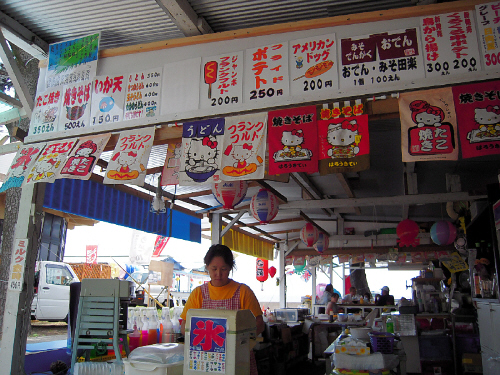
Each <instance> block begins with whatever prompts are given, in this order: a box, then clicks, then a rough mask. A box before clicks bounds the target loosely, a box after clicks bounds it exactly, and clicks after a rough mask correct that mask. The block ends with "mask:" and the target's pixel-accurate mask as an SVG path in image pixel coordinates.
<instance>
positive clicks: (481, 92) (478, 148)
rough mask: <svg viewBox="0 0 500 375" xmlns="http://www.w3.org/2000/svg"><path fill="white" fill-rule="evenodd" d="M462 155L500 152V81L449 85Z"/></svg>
mask: <svg viewBox="0 0 500 375" xmlns="http://www.w3.org/2000/svg"><path fill="white" fill-rule="evenodd" d="M452 91H453V98H454V102H455V110H456V114H457V125H458V132H459V136H460V148H461V151H462V157H463V158H464V159H466V158H473V157H477V156H485V155H495V154H499V153H500V81H498V80H497V81H490V82H479V83H474V84H471V85H461V86H454V87H453V88H452Z"/></svg>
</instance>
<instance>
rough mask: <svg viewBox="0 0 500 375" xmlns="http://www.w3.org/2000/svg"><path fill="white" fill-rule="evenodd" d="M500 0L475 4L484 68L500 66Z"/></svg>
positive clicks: (493, 68)
mask: <svg viewBox="0 0 500 375" xmlns="http://www.w3.org/2000/svg"><path fill="white" fill-rule="evenodd" d="M499 10H500V1H495V2H492V3H485V4H480V5H476V20H477V29H478V31H479V45H480V46H481V52H482V54H483V58H484V65H485V69H486V70H497V69H498V68H499V67H500V28H499V27H500V17H499V16H498V12H499Z"/></svg>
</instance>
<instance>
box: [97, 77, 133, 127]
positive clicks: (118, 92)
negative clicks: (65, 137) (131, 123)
mask: <svg viewBox="0 0 500 375" xmlns="http://www.w3.org/2000/svg"><path fill="white" fill-rule="evenodd" d="M125 85H126V83H125V81H124V79H123V74H121V75H113V76H98V77H95V78H94V87H93V90H92V125H93V126H96V125H105V124H109V123H115V122H120V121H123V103H124V101H125Z"/></svg>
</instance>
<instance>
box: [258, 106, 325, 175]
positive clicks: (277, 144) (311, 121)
mask: <svg viewBox="0 0 500 375" xmlns="http://www.w3.org/2000/svg"><path fill="white" fill-rule="evenodd" d="M268 124H269V125H268V131H267V137H268V145H269V146H268V147H269V174H270V175H275V174H282V173H291V172H306V173H315V172H317V171H318V131H317V127H316V107H315V106H309V107H300V108H289V109H283V110H280V111H272V112H269V117H268Z"/></svg>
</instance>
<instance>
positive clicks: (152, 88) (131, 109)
mask: <svg viewBox="0 0 500 375" xmlns="http://www.w3.org/2000/svg"><path fill="white" fill-rule="evenodd" d="M161 75H162V68H156V69H150V70H145V71H140V72H136V73H132V74H129V76H128V80H127V94H126V97H125V112H124V114H123V117H124V119H125V120H134V119H139V118H148V117H155V116H158V115H159V114H160V93H161Z"/></svg>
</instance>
